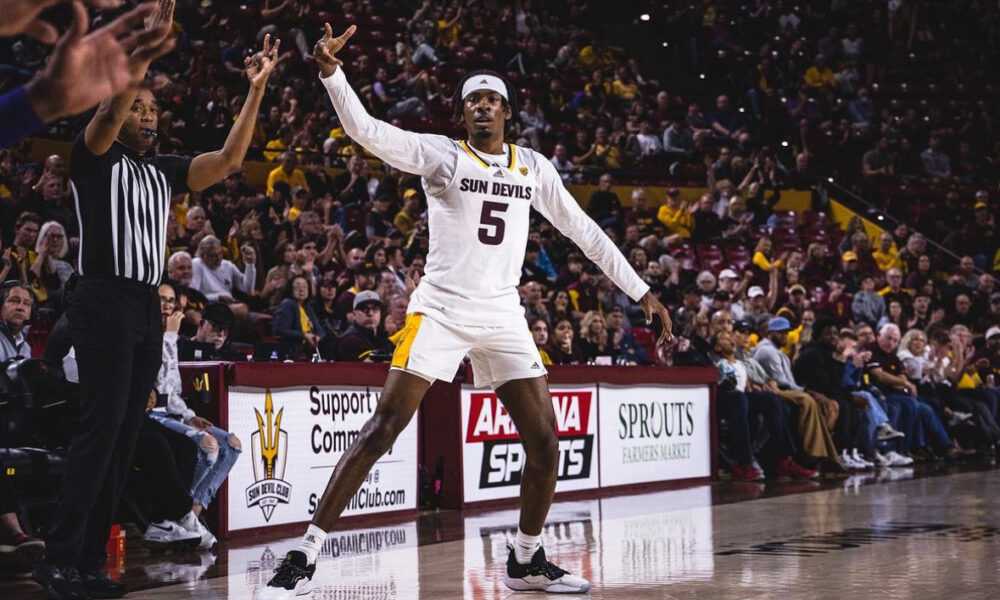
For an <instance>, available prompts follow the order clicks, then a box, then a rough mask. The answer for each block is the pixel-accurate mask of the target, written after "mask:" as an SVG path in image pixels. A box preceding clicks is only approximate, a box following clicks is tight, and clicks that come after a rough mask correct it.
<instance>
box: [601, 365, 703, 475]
mask: <svg viewBox="0 0 1000 600" xmlns="http://www.w3.org/2000/svg"><path fill="white" fill-rule="evenodd" d="M599 406H600V421H601V436H600V442H601V443H600V450H601V453H600V456H601V486H602V487H608V486H616V485H630V484H633V483H646V482H652V481H669V480H673V479H690V478H695V477H709V476H710V475H711V473H712V455H711V449H712V444H711V436H712V423H711V420H710V419H711V409H710V406H709V389H708V387H707V386H704V385H699V386H678V385H654V384H645V385H636V386H628V387H625V386H615V385H606V384H601V389H600V402H599Z"/></svg>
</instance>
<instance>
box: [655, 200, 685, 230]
mask: <svg viewBox="0 0 1000 600" xmlns="http://www.w3.org/2000/svg"><path fill="white" fill-rule="evenodd" d="M656 218H657V219H658V220H659V221H660V223H663V225H664V226H665V227H666V228H667V231H668V232H669V233H673V234H676V235H679V236H681V237H684V238H689V237H691V231H692V230H693V229H694V216H693V215H692V214H691V213H689V212H688V211H687V210H686V209H685V208H684V207H683V206H681V207H680V208H670V206H669V205H667V204H664V205H663V206H661V207H660V210H658V211H657V212H656Z"/></svg>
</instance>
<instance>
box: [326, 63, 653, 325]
mask: <svg viewBox="0 0 1000 600" xmlns="http://www.w3.org/2000/svg"><path fill="white" fill-rule="evenodd" d="M320 81H322V83H323V84H324V86H325V87H326V88H327V91H328V93H329V95H330V99H331V101H332V102H333V106H334V108H335V109H336V111H337V116H338V117H339V118H340V121H341V124H342V125H343V127H344V132H345V133H347V135H349V136H350V137H351V138H352V139H354V140H356V141H357V142H358V143H360V144H361V145H362V146H363V147H364V148H365V149H367V150H368V151H369V152H371V153H372V154H374V155H376V156H378V157H379V158H381V159H382V160H384V161H385V162H386V163H388V164H390V165H392V166H394V167H396V168H398V169H400V170H401V171H404V172H407V173H415V174H418V175H420V176H421V177H422V179H421V181H422V184H423V187H424V191H425V193H426V195H427V220H428V223H427V224H428V229H429V232H430V247H429V253H428V255H427V264H426V266H425V268H424V273H425V275H424V277H423V279H421V282H420V285H419V286H418V287H417V289H416V291H415V292H414V293H413V295H412V297H411V298H410V306H409V309H408V311H409V312H420V313H425V314H429V315H431V316H433V317H435V318H439V319H444V320H446V321H448V322H452V323H458V324H466V325H500V324H506V323H508V322H509V319H521V320H522V321H523V319H524V309H523V308H522V307H521V305H520V298H519V296H518V293H517V285H518V283H519V281H520V276H521V266H522V265H523V263H524V252H525V246H526V245H527V242H528V224H529V213H530V209H531V208H535V209H536V210H538V211H539V212H540V213H541V214H542V216H544V217H545V218H547V219H548V220H549V221H550V222H551V223H552V225H553V226H554V227H556V228H557V229H559V230H560V231H561V232H562V233H563V234H564V235H566V236H567V237H569V238H570V239H572V240H573V241H574V242H576V244H577V245H578V246H579V247H580V249H581V250H582V251H583V253H584V254H585V255H587V257H589V258H590V259H591V260H593V261H594V262H595V263H597V264H598V265H599V266H600V267H601V268H602V269H603V270H604V272H605V273H606V274H607V275H608V276H609V277H610V278H611V279H612V280H613V281H614V282H615V283H616V284H617V285H618V286H619V287H620V288H621V289H622V290H624V291H625V292H626V293H627V294H628V295H629V296H630V297H631V298H632V299H633V300H638V299H639V298H640V297H642V296H643V295H644V294H645V293H646V292H647V291H648V290H649V286H648V285H647V284H646V283H645V282H644V281H642V279H641V278H640V277H639V276H638V275H637V274H636V273H635V271H634V270H633V269H632V267H631V266H630V265H629V264H628V261H627V260H626V259H625V257H624V256H622V254H621V252H620V251H619V250H618V248H616V247H615V245H614V244H613V243H612V242H611V240H610V239H608V237H607V236H606V235H605V234H604V232H603V231H601V229H600V227H598V225H597V224H596V223H594V221H593V220H592V219H591V218H590V217H588V216H587V215H586V213H584V212H583V209H581V208H580V206H579V204H577V203H576V200H575V199H574V198H573V196H572V195H570V193H569V191H567V190H566V188H565V187H564V186H563V184H562V179H561V178H560V177H559V174H558V173H557V172H556V170H555V167H553V166H552V163H551V162H549V161H548V160H546V159H545V157H543V156H541V155H540V154H538V153H536V152H534V151H533V150H530V149H527V148H521V147H519V146H514V145H512V144H506V145H505V146H504V147H505V150H506V151H505V152H504V154H502V155H492V154H485V153H483V152H480V151H477V150H475V149H474V148H472V147H471V146H470V145H469V144H468V143H467V142H465V141H457V140H452V139H450V138H447V137H444V136H440V135H430V134H419V133H412V132H408V131H403V130H401V129H399V128H398V127H394V126H392V125H390V124H388V123H385V122H383V121H379V120H378V119H374V118H372V117H371V116H370V115H369V114H368V113H367V111H365V109H364V106H363V105H362V104H361V102H360V100H358V98H357V96H356V95H355V93H354V91H353V90H352V89H351V87H350V85H349V84H348V83H347V80H346V78H345V77H344V74H343V69H339V68H338V69H337V70H336V71H335V72H334V74H333V75H332V76H330V77H328V78H326V79H321V80H320Z"/></svg>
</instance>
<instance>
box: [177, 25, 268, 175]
mask: <svg viewBox="0 0 1000 600" xmlns="http://www.w3.org/2000/svg"><path fill="white" fill-rule="evenodd" d="M280 45H281V40H275V42H274V44H273V45H272V44H271V34H267V35H266V36H264V49H263V50H262V51H261V52H259V53H257V54H254V55H253V56H249V57H247V58H246V60H245V61H244V62H245V64H246V72H247V79H249V80H250V91H249V92H248V93H247V99H246V101H244V102H243V108H242V109H240V115H239V117H237V118H236V122H235V123H233V128H232V129H230V130H229V135H228V136H227V137H226V142H225V144H223V146H222V149H221V150H216V151H215V152H208V153H206V154H201V155H198V156H196V157H195V158H194V160H193V161H191V168H190V170H188V177H187V185H188V187H189V188H191V189H192V190H194V191H196V192H197V191H201V190H203V189H205V188H207V187H208V186H210V185H212V184H214V183H217V182H219V181H222V179H223V178H224V177H225V176H226V175H228V174H229V173H230V172H232V171H235V170H236V169H238V168H240V165H241V164H243V157H244V156H246V153H247V148H249V147H250V142H251V141H252V140H253V128H254V124H255V123H256V121H257V113H259V112H260V103H261V100H263V99H264V90H265V88H266V86H267V78H268V77H270V75H271V71H273V70H274V67H275V66H276V65H277V64H278V47H279V46H280Z"/></svg>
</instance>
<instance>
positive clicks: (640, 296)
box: [532, 157, 672, 342]
mask: <svg viewBox="0 0 1000 600" xmlns="http://www.w3.org/2000/svg"><path fill="white" fill-rule="evenodd" d="M536 164H537V165H538V172H537V174H536V175H537V177H538V190H539V194H538V195H537V196H536V197H535V199H534V200H532V205H533V206H534V207H535V209H536V210H538V212H540V213H542V216H544V217H545V218H546V219H548V220H549V221H550V222H551V223H552V225H553V226H555V228H556V229H558V230H559V231H560V232H562V233H563V235H565V236H566V237H568V238H569V239H571V240H573V241H574V242H575V243H576V245H577V246H579V247H580V250H582V251H583V253H584V254H585V255H586V256H587V258H589V259H590V260H592V261H594V262H595V263H596V264H597V266H599V267H601V270H602V271H604V272H605V274H607V276H608V277H610V278H611V280H612V281H614V282H615V285H617V286H618V287H619V288H621V289H622V291H624V292H625V293H626V294H628V295H629V297H630V298H632V299H633V300H635V301H636V302H639V304H640V305H641V306H642V310H643V312H645V313H646V322H647V323H652V319H653V316H654V315H659V316H660V319H662V321H663V334H662V335H661V336H660V341H661V342H665V341H668V340H669V339H670V337H671V333H670V330H671V329H672V324H671V322H670V315H669V313H668V312H667V309H666V308H665V307H664V306H663V305H662V304H661V303H660V301H659V300H658V299H657V298H656V297H655V296H654V295H653V294H651V293H650V291H649V284H647V283H646V282H645V281H643V280H642V278H641V277H639V275H638V274H637V273H636V272H635V269H633V268H632V265H630V264H629V263H628V260H626V259H625V256H624V255H622V253H621V251H620V250H619V249H618V247H617V246H615V245H614V243H613V242H612V241H611V240H610V239H609V238H608V236H607V235H605V234H604V232H603V231H601V228H600V227H599V226H598V225H597V223H595V222H594V220H593V219H591V218H590V217H589V216H587V213H585V212H584V211H583V209H582V208H580V205H579V204H577V202H576V199H575V198H573V195H572V194H570V193H569V190H567V189H566V186H564V185H563V182H562V179H561V178H560V177H559V173H558V172H557V171H556V168H555V167H554V166H553V165H552V163H551V162H549V161H548V160H545V158H544V157H538V160H537V161H536Z"/></svg>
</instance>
